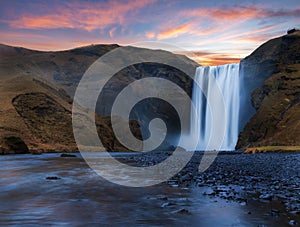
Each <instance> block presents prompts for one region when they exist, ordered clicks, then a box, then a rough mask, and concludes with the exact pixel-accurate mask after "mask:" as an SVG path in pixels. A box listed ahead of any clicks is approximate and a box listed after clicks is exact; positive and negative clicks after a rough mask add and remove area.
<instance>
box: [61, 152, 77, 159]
mask: <svg viewBox="0 0 300 227" xmlns="http://www.w3.org/2000/svg"><path fill="white" fill-rule="evenodd" d="M60 157H62V158H76V157H77V156H76V155H75V154H65V153H64V154H61V155H60Z"/></svg>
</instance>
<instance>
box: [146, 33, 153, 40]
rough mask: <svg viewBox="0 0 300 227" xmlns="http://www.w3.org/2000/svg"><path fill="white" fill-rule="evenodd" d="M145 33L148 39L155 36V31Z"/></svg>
mask: <svg viewBox="0 0 300 227" xmlns="http://www.w3.org/2000/svg"><path fill="white" fill-rule="evenodd" d="M145 35H146V37H147V38H148V39H153V38H155V32H146V33H145Z"/></svg>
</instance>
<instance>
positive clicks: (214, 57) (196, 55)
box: [177, 51, 244, 65]
mask: <svg viewBox="0 0 300 227" xmlns="http://www.w3.org/2000/svg"><path fill="white" fill-rule="evenodd" d="M177 54H183V55H186V56H188V57H189V58H191V59H193V60H194V61H196V62H198V63H199V64H200V65H224V64H230V63H237V62H240V61H241V59H242V58H243V57H244V56H243V54H239V53H232V54H226V53H212V52H205V51H184V52H177Z"/></svg>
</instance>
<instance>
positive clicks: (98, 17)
mask: <svg viewBox="0 0 300 227" xmlns="http://www.w3.org/2000/svg"><path fill="white" fill-rule="evenodd" d="M155 1H156V0H133V1H130V3H128V2H117V1H110V2H106V3H103V2H101V3H93V4H91V3H89V2H85V3H80V4H79V3H76V2H75V3H74V2H73V3H72V4H70V3H69V4H68V3H67V4H66V6H65V7H59V6H58V7H55V9H54V10H52V11H54V12H52V13H48V14H45V15H41V16H39V15H34V14H28V13H27V14H25V15H21V17H20V18H18V19H15V20H7V21H5V22H7V23H8V24H9V25H10V27H12V28H27V29H57V28H79V29H84V30H87V31H92V30H95V29H105V28H107V27H109V26H112V25H125V24H126V23H130V21H128V20H129V19H130V18H132V16H133V15H134V14H135V13H136V12H137V11H138V10H140V9H141V8H143V7H145V6H147V5H149V4H152V3H154V2H155Z"/></svg>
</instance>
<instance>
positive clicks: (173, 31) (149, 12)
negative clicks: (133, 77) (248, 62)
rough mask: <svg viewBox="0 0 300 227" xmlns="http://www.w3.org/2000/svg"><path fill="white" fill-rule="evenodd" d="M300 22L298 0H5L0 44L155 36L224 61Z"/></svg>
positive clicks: (55, 45)
mask: <svg viewBox="0 0 300 227" xmlns="http://www.w3.org/2000/svg"><path fill="white" fill-rule="evenodd" d="M294 27H296V28H300V4H299V1H298V0H286V1H282V0H263V1H261V0H260V1H257V0H250V1H241V0H227V1H216V0H209V1H205V0H202V1H200V0H193V1H188V0H187V1H183V0H182V1H177V0H173V1H172V0H168V1H167V0H123V1H122V0H119V1H118V0H108V1H107V0H106V1H96V0H86V1H80V0H77V1H68V0H65V1H58V0H51V1H23V0H15V1H4V0H0V43H3V44H7V45H13V46H22V47H26V48H30V49H36V50H65V49H70V48H74V47H78V46H85V45H90V44H110V43H117V44H119V45H134V43H137V42H145V41H153V42H160V43H165V44H169V45H175V46H177V47H179V49H180V51H178V50H177V52H180V53H182V54H186V55H187V56H189V57H191V58H193V59H194V60H196V61H197V62H199V63H200V64H203V65H220V64H226V63H233V62H238V61H239V60H240V59H241V58H244V57H245V56H247V55H249V54H250V53H251V52H252V51H254V49H256V48H257V47H258V46H260V45H261V44H262V43H263V42H265V41H267V40H269V39H271V38H274V37H277V36H281V35H284V34H285V33H286V31H287V30H288V29H291V28H294ZM166 46H167V45H166ZM166 49H168V48H166ZM169 50H170V51H172V48H169Z"/></svg>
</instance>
